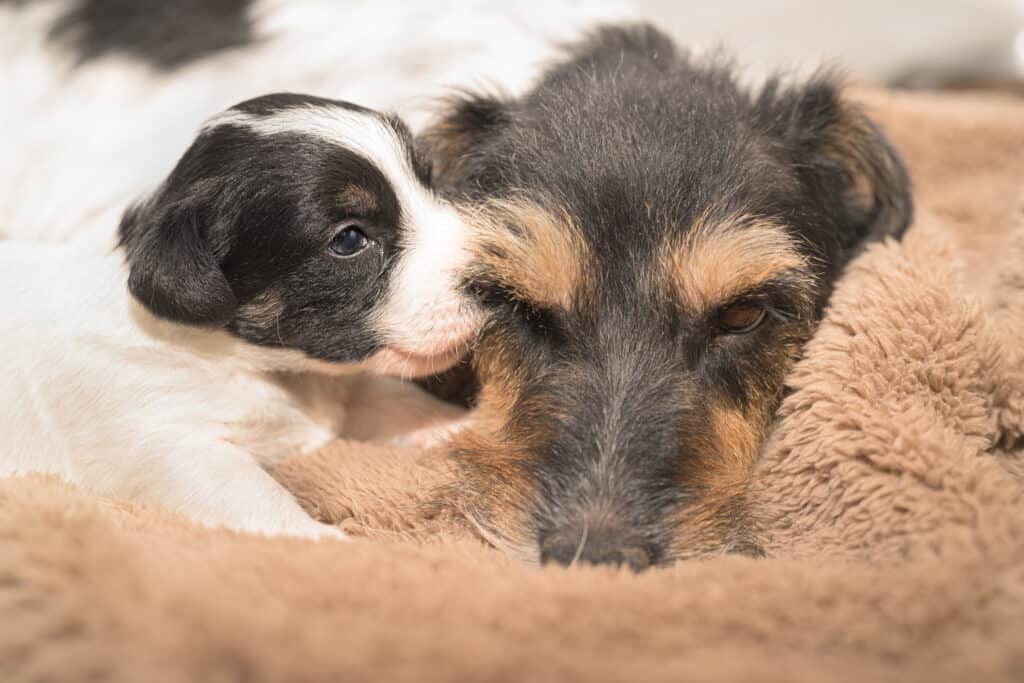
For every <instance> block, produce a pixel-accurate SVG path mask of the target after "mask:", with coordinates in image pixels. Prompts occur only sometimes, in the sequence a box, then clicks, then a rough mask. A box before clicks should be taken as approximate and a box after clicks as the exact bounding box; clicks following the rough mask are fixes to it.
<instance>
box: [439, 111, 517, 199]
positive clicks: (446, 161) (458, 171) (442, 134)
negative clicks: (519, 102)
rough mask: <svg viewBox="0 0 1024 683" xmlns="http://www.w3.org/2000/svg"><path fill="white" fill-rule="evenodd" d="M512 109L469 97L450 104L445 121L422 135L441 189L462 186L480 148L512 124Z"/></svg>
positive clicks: (442, 117) (443, 118)
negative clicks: (489, 138)
mask: <svg viewBox="0 0 1024 683" xmlns="http://www.w3.org/2000/svg"><path fill="white" fill-rule="evenodd" d="M510 107H511V105H510V103H509V102H508V101H506V100H503V99H500V98H498V97H494V96H490V95H474V94H468V93H467V94H463V95H460V96H458V97H455V98H453V99H451V100H449V101H448V102H447V103H446V108H445V110H444V111H443V113H442V114H441V117H440V118H439V119H438V120H437V121H436V122H434V123H433V124H432V125H430V126H429V127H428V128H427V129H426V130H425V131H423V133H422V134H421V135H420V142H421V143H422V144H423V146H424V147H425V149H426V152H427V153H428V155H429V157H430V159H431V161H432V162H433V173H434V183H435V185H436V186H437V187H439V188H441V189H442V190H454V189H457V188H459V187H460V186H461V185H462V183H463V181H465V179H466V178H467V177H468V176H469V174H470V173H471V171H472V165H473V160H474V156H475V155H476V154H477V153H478V152H479V150H480V147H481V146H482V145H484V144H486V141H487V138H488V137H489V136H490V135H493V134H494V133H495V132H497V131H498V129H500V128H501V127H502V126H505V125H507V124H508V123H509V122H510V121H511V115H510Z"/></svg>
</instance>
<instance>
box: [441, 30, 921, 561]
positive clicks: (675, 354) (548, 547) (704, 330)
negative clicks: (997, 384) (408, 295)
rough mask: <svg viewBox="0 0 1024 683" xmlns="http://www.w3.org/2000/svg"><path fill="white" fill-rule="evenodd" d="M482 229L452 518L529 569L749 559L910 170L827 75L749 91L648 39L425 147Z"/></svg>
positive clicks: (594, 51) (476, 108) (578, 58)
mask: <svg viewBox="0 0 1024 683" xmlns="http://www.w3.org/2000/svg"><path fill="white" fill-rule="evenodd" d="M427 140H428V142H429V143H431V144H432V145H433V148H434V152H435V157H436V158H437V159H438V165H437V168H436V169H435V170H436V173H437V177H438V180H439V181H440V182H441V183H442V184H443V185H444V186H446V187H447V188H448V189H449V190H450V191H451V192H452V193H453V194H454V195H456V196H457V197H459V198H460V199H461V201H462V203H463V204H464V206H466V207H468V208H467V209H466V210H467V211H470V212H475V220H474V221H473V222H474V223H475V224H476V225H477V226H478V229H479V230H480V233H481V237H480V239H479V241H480V248H479V256H478V262H477V265H476V266H475V269H474V272H473V274H472V277H471V278H470V286H471V287H472V288H473V289H474V291H475V292H476V293H477V294H478V296H479V297H480V298H481V299H482V300H483V301H484V303H485V304H486V307H487V309H488V310H489V313H490V323H489V324H488V325H487V327H486V329H485V330H484V332H483V334H482V336H481V338H480V343H479V348H478V350H477V352H476V357H475V370H476V372H477V374H478V376H479V379H480V382H481V384H482V389H481V393H480V396H479V399H478V400H479V413H478V414H479V419H478V421H477V424H476V425H475V426H474V427H473V428H472V429H469V430H467V431H466V432H465V433H464V434H462V435H461V436H460V437H459V440H458V443H457V449H456V450H457V453H458V455H459V461H460V462H461V464H462V467H463V469H464V473H465V477H466V481H465V487H464V488H465V490H464V496H463V500H464V505H465V508H466V511H467V513H468V514H469V515H470V517H471V519H472V520H473V521H474V522H475V523H476V524H477V525H478V526H479V528H480V530H481V531H482V533H484V534H485V535H486V536H487V537H489V538H490V539H491V540H492V541H493V542H494V543H495V544H496V545H498V546H500V547H504V548H506V549H508V550H510V551H512V552H514V553H516V554H518V555H521V556H523V557H525V558H527V559H532V560H537V559H539V560H540V561H554V562H559V563H563V564H568V563H571V562H573V561H574V560H580V561H588V562H592V563H615V564H627V565H629V566H631V567H633V568H635V569H640V568H644V567H647V566H649V565H652V564H658V563H665V562H669V561H672V560H674V559H679V558H684V557H692V556H695V555H700V554H704V553H708V552H721V551H739V552H755V553H756V552H757V542H756V538H755V537H754V536H753V535H752V534H751V533H750V531H749V525H748V520H747V516H746V514H745V512H744V506H743V496H744V485H745V482H747V480H748V479H749V475H750V472H751V470H752V467H753V464H754V461H755V459H756V456H757V453H758V450H759V448H760V446H761V443H762V441H763V439H764V436H765V434H766V431H767V429H768V427H769V425H770V423H771V421H772V417H773V413H774V411H775V409H776V408H777V406H778V404H779V401H780V399H781V397H782V394H783V388H784V380H785V377H786V373H787V370H788V369H789V368H790V367H791V365H792V363H793V362H794V360H795V359H796V358H797V357H798V356H799V355H800V353H801V347H802V345H803V344H804V342H805V341H806V340H807V339H808V337H809V336H810V334H811V332H812V330H813V327H814V325H815V322H816V320H817V319H818V318H819V317H820V316H821V314H822V311H823V308H824V307H825V305H826V303H827V301H828V297H829V293H830V291H831V288H832V284H833V282H834V280H835V279H836V277H837V275H838V274H839V273H840V271H841V270H842V269H843V267H844V265H845V264H846V263H847V262H848V261H849V259H850V258H851V257H852V256H853V255H854V254H856V253H857V252H858V250H860V249H861V248H862V247H863V245H864V244H865V243H867V242H869V241H872V240H878V239H881V238H883V237H884V236H886V235H892V236H899V235H901V234H902V232H903V231H904V230H905V229H906V227H907V225H908V223H909V221H910V218H911V198H910V193H909V181H908V178H907V174H906V172H905V170H904V167H903V165H902V163H901V161H900V159H899V158H898V156H897V155H896V153H895V152H894V151H893V149H892V148H891V147H890V146H889V144H888V143H887V142H886V140H885V139H884V138H883V136H882V135H881V133H880V132H879V130H878V128H876V126H875V125H874V124H873V123H872V122H871V121H870V120H868V118H866V117H865V116H864V115H863V114H862V113H861V112H860V111H859V110H858V109H857V108H856V107H855V106H854V105H852V104H850V103H849V102H847V101H846V100H845V99H844V98H843V97H842V95H841V93H840V88H839V86H838V85H837V84H836V82H835V81H834V80H833V79H832V78H830V77H827V76H820V77H816V78H812V79H810V80H809V81H807V82H804V83H801V84H796V85H785V84H783V83H782V82H781V81H780V80H772V81H769V82H768V83H767V84H766V85H765V86H763V87H762V88H760V89H758V90H756V91H754V92H748V91H746V90H745V89H743V88H742V87H740V86H739V85H738V83H737V80H736V77H735V74H734V72H733V70H732V69H731V68H730V67H729V66H728V65H723V64H721V63H719V62H716V61H714V60H705V61H700V60H694V59H691V58H689V57H687V56H685V55H682V54H680V53H679V51H678V50H677V49H676V48H675V46H674V45H673V43H672V41H671V40H670V39H669V38H667V37H666V36H664V35H663V34H661V33H659V32H658V31H656V30H655V29H653V28H650V27H646V26H639V27H627V28H608V29H604V30H601V31H598V32H597V33H596V34H594V35H593V36H592V37H591V38H590V39H589V40H588V41H586V42H584V43H583V44H581V45H578V46H576V47H575V48H573V50H572V53H571V55H570V57H569V58H568V59H567V60H566V61H564V62H562V63H560V64H557V65H555V66H554V67H552V68H551V69H550V70H548V71H547V73H546V74H545V75H544V76H543V78H542V79H541V80H540V81H539V83H538V84H537V85H536V87H535V88H534V89H533V90H532V91H531V92H529V93H528V94H526V95H525V96H523V97H522V98H519V99H507V98H501V97H491V96H475V95H469V96H464V97H461V98H459V99H458V100H456V101H455V102H453V103H452V104H451V107H450V109H449V110H448V111H447V113H446V115H445V116H444V117H443V118H442V119H441V120H440V122H439V123H438V124H437V125H436V126H435V127H434V128H433V129H432V130H431V131H430V132H429V133H428V136H427Z"/></svg>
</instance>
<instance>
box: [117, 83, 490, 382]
mask: <svg viewBox="0 0 1024 683" xmlns="http://www.w3.org/2000/svg"><path fill="white" fill-rule="evenodd" d="M429 175H430V172H429V167H428V165H427V164H426V162H425V161H424V160H423V159H422V158H421V156H419V155H417V153H416V152H415V150H414V147H413V145H412V138H411V135H410V134H409V131H408V129H407V128H406V127H405V125H403V123H402V122H401V121H400V120H399V119H397V118H396V117H393V116H388V115H384V114H381V113H378V112H374V111H370V110H367V109H364V108H362V107H358V106H356V105H352V104H348V103H345V102H338V101H333V100H325V99H322V98H317V97H310V96H304V95H289V94H278V95H268V96H264V97H260V98H257V99H254V100H249V101H246V102H243V103H241V104H239V105H236V106H235V107H232V108H231V109H229V110H227V111H225V112H223V113H221V114H219V115H217V116H215V117H213V118H212V119H210V121H208V122H207V124H206V125H205V126H204V127H203V129H202V130H201V132H200V133H199V135H198V136H197V138H196V139H195V141H194V142H193V143H192V145H191V147H189V149H188V150H187V151H186V152H185V154H184V156H183V157H182V158H181V160H180V161H179V162H178V164H177V166H176V167H175V168H174V170H173V172H172V173H171V174H170V176H169V177H168V178H167V179H166V180H165V181H164V183H163V184H162V185H161V186H160V188H159V189H158V190H157V191H156V192H155V194H154V195H153V196H151V197H149V198H148V199H146V200H145V201H143V202H141V203H140V204H138V205H136V206H135V207H133V208H132V209H131V210H129V211H128V212H127V213H126V214H125V216H124V218H123V220H122V223H121V228H120V237H121V243H122V246H123V247H124V249H125V252H126V256H127V261H128V265H129V268H130V274H129V279H128V286H129V289H130V290H131V292H132V294H133V295H134V296H135V298H136V299H137V300H138V301H139V302H140V303H141V304H142V305H143V306H145V307H146V308H147V309H149V311H150V312H152V313H153V314H155V315H157V316H159V317H160V318H163V319H167V320H171V321H174V322H177V323H182V324H187V325H198V326H208V327H218V328H225V329H227V330H229V331H230V332H232V333H233V334H235V335H237V336H238V337H240V338H242V339H244V340H246V341H247V342H250V343H252V344H256V345H259V346H263V347H270V348H280V349H288V350H292V351H295V350H297V351H300V352H302V353H303V354H305V356H306V357H308V358H310V359H313V360H316V361H324V362H326V363H329V364H342V365H344V366H347V365H349V364H358V365H359V366H360V367H365V368H367V369H372V370H378V371H383V372H391V373H396V374H404V375H418V374H423V373H427V372H432V371H437V370H440V369H444V367H446V366H448V365H450V364H451V363H452V362H454V361H455V360H456V359H457V358H458V357H459V356H460V355H461V354H462V353H463V352H464V351H465V349H466V346H467V344H468V342H469V340H470V338H471V336H472V335H473V334H474V333H475V331H476V327H477V324H478V318H479V314H478V312H477V311H478V309H477V307H476V305H475V304H474V303H473V302H472V301H471V300H470V299H469V298H468V297H467V296H466V295H465V294H463V293H462V290H461V288H460V287H459V286H458V278H459V273H460V268H461V267H462V266H464V265H465V262H466V260H467V257H468V253H469V252H468V250H467V244H466V229H465V225H464V224H463V222H462V220H461V219H460V217H459V215H458V214H457V212H456V211H455V210H454V209H453V208H452V207H451V206H450V205H449V204H448V203H447V202H445V201H443V200H442V199H440V198H438V197H437V196H435V194H434V193H433V191H432V190H431V189H430V187H429V180H430V179H429Z"/></svg>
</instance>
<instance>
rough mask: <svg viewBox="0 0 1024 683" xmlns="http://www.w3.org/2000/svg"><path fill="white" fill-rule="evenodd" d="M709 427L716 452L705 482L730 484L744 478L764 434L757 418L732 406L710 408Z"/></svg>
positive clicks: (721, 484)
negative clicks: (752, 417) (712, 434)
mask: <svg viewBox="0 0 1024 683" xmlns="http://www.w3.org/2000/svg"><path fill="white" fill-rule="evenodd" d="M711 429H712V432H713V433H714V440H715V446H716V448H715V450H716V451H717V453H716V454H715V458H714V460H713V462H714V464H713V465H711V466H710V467H709V470H708V474H709V481H708V483H709V484H713V485H716V486H730V485H733V484H735V483H737V482H742V481H746V479H747V478H748V477H749V476H750V472H751V469H752V467H753V464H754V460H755V459H756V457H757V451H758V449H759V448H760V447H761V440H762V438H763V436H764V430H763V429H762V428H761V425H760V424H759V420H757V419H756V418H755V419H753V420H752V419H751V418H750V417H748V416H747V415H746V414H744V413H743V411H741V410H738V409H736V408H724V407H716V408H713V409H712V410H711Z"/></svg>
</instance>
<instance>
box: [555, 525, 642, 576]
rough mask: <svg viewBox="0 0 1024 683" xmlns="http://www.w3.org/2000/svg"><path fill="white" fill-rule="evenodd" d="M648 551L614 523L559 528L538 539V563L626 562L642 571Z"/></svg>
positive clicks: (622, 563) (620, 563) (634, 568)
mask: <svg viewBox="0 0 1024 683" xmlns="http://www.w3.org/2000/svg"><path fill="white" fill-rule="evenodd" d="M653 559H654V558H653V557H652V554H651V551H650V550H649V549H648V548H646V547H644V546H643V545H641V544H640V543H638V542H637V541H636V539H635V538H633V537H631V536H630V535H629V534H627V533H624V532H623V531H622V530H620V529H616V528H614V527H590V526H588V527H578V526H573V527H571V528H567V529H560V530H557V531H554V532H551V533H548V534H546V535H544V536H543V537H542V538H541V542H540V561H541V564H548V563H549V562H556V563H558V564H561V565H564V566H569V565H571V564H574V563H577V562H586V563H588V564H607V565H614V566H616V567H621V566H623V565H626V566H628V567H629V568H630V569H632V570H633V571H635V572H639V571H643V570H644V569H647V567H649V566H651V564H652V562H653Z"/></svg>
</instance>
